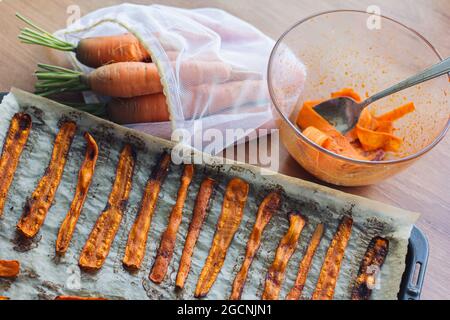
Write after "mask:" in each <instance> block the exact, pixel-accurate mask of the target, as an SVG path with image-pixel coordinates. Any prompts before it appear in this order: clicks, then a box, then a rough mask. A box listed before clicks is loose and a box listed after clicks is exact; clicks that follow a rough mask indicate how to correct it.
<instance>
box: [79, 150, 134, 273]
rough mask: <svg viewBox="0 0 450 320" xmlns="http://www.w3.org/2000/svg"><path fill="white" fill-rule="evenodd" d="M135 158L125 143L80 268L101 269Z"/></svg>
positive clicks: (123, 204) (114, 229) (110, 243)
mask: <svg viewBox="0 0 450 320" xmlns="http://www.w3.org/2000/svg"><path fill="white" fill-rule="evenodd" d="M135 158H136V155H135V153H134V151H133V149H132V147H131V146H130V145H128V144H127V145H125V147H124V148H123V150H122V152H121V154H120V158H119V164H118V165H117V173H116V179H115V181H114V185H113V187H112V190H111V193H110V195H109V199H108V203H107V204H106V208H105V210H104V211H103V212H102V214H101V215H100V217H99V218H98V219H97V222H96V223H95V226H94V228H93V229H92V231H91V234H90V235H89V238H88V240H87V242H86V244H85V245H84V248H83V251H82V252H81V256H80V259H79V265H80V267H82V268H85V269H89V270H98V269H100V268H101V267H102V266H103V263H104V262H105V260H106V257H107V256H108V254H109V250H110V249H111V245H112V242H113V241H114V238H115V236H116V233H117V230H119V226H120V222H121V221H122V216H123V212H124V210H125V208H126V206H127V202H128V197H129V195H130V191H131V184H132V179H133V172H134V165H135Z"/></svg>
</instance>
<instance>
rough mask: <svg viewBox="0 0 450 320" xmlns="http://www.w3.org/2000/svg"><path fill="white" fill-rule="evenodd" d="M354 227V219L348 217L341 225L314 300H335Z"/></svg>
mask: <svg viewBox="0 0 450 320" xmlns="http://www.w3.org/2000/svg"><path fill="white" fill-rule="evenodd" d="M352 225H353V219H352V218H350V217H347V216H346V217H344V218H343V219H342V221H341V223H340V224H339V226H338V230H337V232H336V234H335V235H334V237H333V240H332V241H331V245H330V246H329V247H328V250H327V253H326V256H325V261H324V263H323V265H322V269H321V270H320V275H319V280H318V281H317V284H316V288H315V290H314V293H313V296H312V299H313V300H331V299H333V296H334V289H335V287H336V283H337V278H338V276H339V271H340V269H341V263H342V260H343V259H344V253H345V249H346V248H347V244H348V241H349V239H350V235H351V232H352Z"/></svg>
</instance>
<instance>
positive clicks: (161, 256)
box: [149, 164, 194, 283]
mask: <svg viewBox="0 0 450 320" xmlns="http://www.w3.org/2000/svg"><path fill="white" fill-rule="evenodd" d="M193 175H194V166H193V165H192V164H186V165H185V166H184V171H183V175H182V176H181V184H180V188H179V189H178V195H177V200H176V202H175V205H174V206H173V207H172V211H171V213H170V217H169V222H168V224H167V228H166V231H164V233H163V235H162V237H161V243H160V245H159V249H158V253H157V255H156V258H155V262H154V263H153V267H152V271H151V273H150V275H149V279H150V280H152V281H153V282H154V283H161V282H162V281H163V280H164V277H165V276H166V273H167V269H168V267H169V264H170V261H171V260H172V256H173V252H174V250H175V242H176V240H177V232H178V228H179V227H180V224H181V219H182V218H183V208H184V203H185V201H186V197H187V193H188V189H189V185H190V184H191V181H192V177H193Z"/></svg>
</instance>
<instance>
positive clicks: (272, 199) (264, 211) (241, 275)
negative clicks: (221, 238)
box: [230, 192, 281, 300]
mask: <svg viewBox="0 0 450 320" xmlns="http://www.w3.org/2000/svg"><path fill="white" fill-rule="evenodd" d="M280 205H281V196H280V194H279V193H278V192H271V193H270V194H269V195H267V196H266V197H265V198H264V200H263V201H262V202H261V204H260V206H259V209H258V214H257V215H256V221H255V225H254V226H253V230H252V232H251V234H250V237H249V240H248V243H247V249H246V252H245V258H244V262H243V263H242V266H241V269H240V270H239V272H238V274H237V275H236V278H235V279H234V282H233V288H232V290H231V295H230V300H239V299H241V295H242V290H243V289H244V285H245V281H246V280H247V275H248V270H249V269H250V266H251V264H252V262H253V258H254V257H255V255H256V253H257V251H258V249H259V246H260V245H261V236H262V233H263V231H264V229H265V228H266V226H267V224H268V223H269V221H270V220H271V219H272V217H273V215H274V214H275V213H276V212H277V210H278V209H279V208H280Z"/></svg>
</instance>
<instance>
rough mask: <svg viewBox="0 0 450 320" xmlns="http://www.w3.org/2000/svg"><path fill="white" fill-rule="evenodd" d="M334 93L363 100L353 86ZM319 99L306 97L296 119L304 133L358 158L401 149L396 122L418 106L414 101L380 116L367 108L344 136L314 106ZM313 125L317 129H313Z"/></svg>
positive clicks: (336, 151)
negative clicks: (415, 105)
mask: <svg viewBox="0 0 450 320" xmlns="http://www.w3.org/2000/svg"><path fill="white" fill-rule="evenodd" d="M331 97H332V98H337V97H350V98H352V99H354V100H355V101H357V102H360V101H361V98H360V96H359V95H358V94H357V93H356V92H355V91H354V90H352V89H350V88H345V89H343V90H341V91H338V92H334V93H332V94H331ZM320 102H321V101H319V100H317V101H306V102H305V103H304V104H303V108H302V109H301V110H300V112H299V114H298V116H297V121H296V122H297V125H298V126H299V127H300V129H302V130H303V134H304V135H305V136H306V137H307V138H309V139H310V140H311V141H313V142H314V143H316V144H318V145H320V146H322V147H324V148H325V149H328V150H330V151H332V152H334V153H337V154H340V155H343V156H346V157H349V158H353V159H359V160H379V159H378V158H379V157H378V155H377V154H376V153H374V151H379V150H383V151H392V152H396V151H398V150H399V149H400V147H401V144H402V142H403V139H401V138H399V137H397V136H395V135H394V134H393V131H394V125H393V122H394V121H396V120H399V119H400V118H402V117H403V116H405V115H406V114H408V113H411V112H413V111H414V110H415V107H414V104H413V103H412V102H410V103H407V104H405V105H403V106H400V107H398V108H396V109H394V110H391V111H389V112H387V113H385V114H382V115H380V116H375V115H374V114H373V113H372V112H371V111H370V110H369V109H364V110H363V112H362V113H361V115H360V118H359V120H358V123H357V125H356V127H355V128H354V129H353V130H351V131H350V132H349V133H347V134H346V135H345V136H344V135H342V134H341V133H340V132H339V131H338V130H336V128H334V127H333V126H332V125H331V124H330V123H328V122H327V121H326V120H325V119H324V118H322V117H321V116H320V115H319V114H318V113H317V112H316V111H315V110H314V106H316V105H317V104H319V103H320ZM311 127H312V128H314V129H315V130H312V129H310V128H311ZM319 133H321V135H320V134H319ZM355 141H356V142H357V143H356V144H355Z"/></svg>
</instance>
